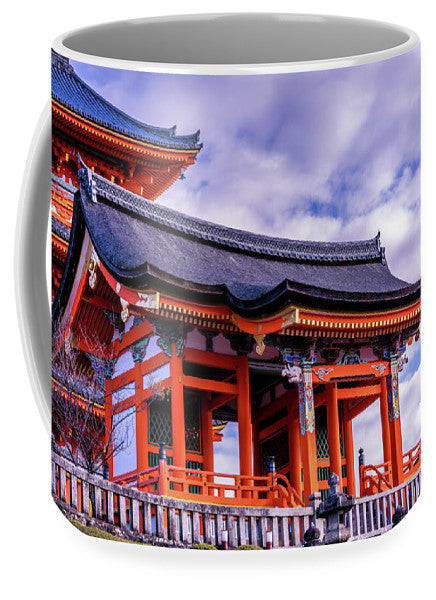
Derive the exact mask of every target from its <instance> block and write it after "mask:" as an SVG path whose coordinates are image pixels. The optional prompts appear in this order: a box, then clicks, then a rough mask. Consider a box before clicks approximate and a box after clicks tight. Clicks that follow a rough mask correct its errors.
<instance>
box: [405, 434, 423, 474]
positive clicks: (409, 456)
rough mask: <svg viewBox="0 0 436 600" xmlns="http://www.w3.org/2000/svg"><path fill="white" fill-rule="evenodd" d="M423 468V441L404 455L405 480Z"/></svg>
mask: <svg viewBox="0 0 436 600" xmlns="http://www.w3.org/2000/svg"><path fill="white" fill-rule="evenodd" d="M420 468H421V440H419V442H418V443H417V444H416V446H413V448H412V449H411V450H409V452H406V453H405V454H403V474H404V477H405V479H408V478H409V477H411V476H412V475H414V474H415V473H416V472H417V471H419V469H420Z"/></svg>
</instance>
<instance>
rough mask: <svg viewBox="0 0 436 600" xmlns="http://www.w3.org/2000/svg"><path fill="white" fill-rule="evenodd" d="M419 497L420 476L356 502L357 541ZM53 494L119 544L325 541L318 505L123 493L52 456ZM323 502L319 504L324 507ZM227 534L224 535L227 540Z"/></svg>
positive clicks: (128, 490) (230, 544)
mask: <svg viewBox="0 0 436 600" xmlns="http://www.w3.org/2000/svg"><path fill="white" fill-rule="evenodd" d="M419 491H420V473H419V472H418V473H417V474H416V475H415V476H414V477H413V478H411V479H410V480H409V481H408V482H406V483H404V484H403V485H402V486H399V487H398V488H395V489H393V490H389V491H387V492H383V493H380V494H377V495H375V496H372V497H364V498H359V499H357V500H356V504H355V506H354V507H353V508H352V510H351V512H350V513H348V515H347V518H348V519H349V521H348V522H349V524H350V526H351V539H361V538H365V537H372V536H375V535H379V534H381V533H383V532H384V531H387V530H388V529H390V528H391V527H392V525H393V515H394V513H395V509H396V508H397V506H402V507H404V509H405V511H406V512H408V510H410V508H411V507H412V506H413V504H414V503H415V502H416V499H417V497H418V496H419ZM52 494H53V497H54V499H55V501H56V502H57V504H58V505H59V507H60V508H61V509H63V510H65V511H66V512H67V514H68V516H70V517H73V518H77V519H79V520H81V521H82V522H84V523H86V524H89V525H95V526H97V527H100V528H102V529H104V530H106V531H109V532H111V533H114V534H115V535H119V536H121V537H124V538H127V539H132V540H136V541H139V542H144V543H152V544H156V545H165V546H177V547H185V548H186V547H190V546H192V545H193V544H199V543H202V542H205V543H208V544H212V545H213V546H216V547H221V545H222V540H223V539H228V547H229V548H236V547H238V546H239V545H243V544H253V545H257V546H260V547H262V548H267V547H271V548H287V547H296V546H301V545H302V544H303V540H304V538H303V536H304V532H305V531H307V529H308V528H309V526H310V522H311V521H312V522H315V523H316V526H317V527H318V528H319V529H320V532H321V540H322V538H323V535H324V532H325V527H326V524H325V521H324V519H316V518H315V506H314V505H313V503H312V505H310V506H307V507H284V508H272V507H258V508H255V507H246V506H244V507H242V506H219V505H214V504H201V503H196V502H188V501H185V500H180V499H178V498H170V497H166V496H159V495H157V494H156V493H155V494H153V493H148V492H144V491H140V490H138V489H136V488H133V487H131V488H129V487H125V486H121V485H119V484H117V483H114V482H110V481H107V480H105V479H103V478H101V477H99V476H95V475H90V474H89V473H88V472H87V471H86V470H85V469H83V468H81V467H78V466H75V465H73V464H72V463H71V462H69V461H68V460H66V459H65V458H63V457H61V456H57V455H56V454H53V455H52ZM319 502H320V500H319V499H318V500H317V501H316V504H317V505H319ZM223 532H224V533H223Z"/></svg>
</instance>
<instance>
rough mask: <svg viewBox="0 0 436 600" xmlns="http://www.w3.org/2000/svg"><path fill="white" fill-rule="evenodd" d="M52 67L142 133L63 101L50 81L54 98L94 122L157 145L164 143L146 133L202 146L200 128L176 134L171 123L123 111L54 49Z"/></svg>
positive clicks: (171, 140)
mask: <svg viewBox="0 0 436 600" xmlns="http://www.w3.org/2000/svg"><path fill="white" fill-rule="evenodd" d="M53 69H55V70H58V71H63V72H65V73H66V74H67V75H68V76H69V77H72V78H74V79H75V80H76V82H78V83H79V84H80V85H81V86H82V87H83V88H85V89H86V90H87V92H88V93H89V94H91V96H93V97H94V98H96V99H98V101H99V102H102V103H103V104H104V105H106V106H107V107H108V108H109V109H111V110H112V111H113V112H114V113H115V114H118V115H120V116H122V117H123V118H124V119H125V120H127V121H128V122H130V123H131V124H132V125H134V126H135V127H137V128H138V129H140V130H143V132H144V135H141V134H133V132H128V131H127V130H126V129H125V128H123V127H118V126H117V125H114V124H111V123H108V122H106V121H105V120H104V119H99V118H96V117H93V116H91V115H90V114H89V113H87V112H86V111H83V110H81V109H80V108H79V107H77V106H74V105H73V104H72V103H69V102H67V101H65V99H63V98H61V97H60V96H59V94H56V92H55V91H54V86H53V83H52V96H53V97H54V98H55V100H57V101H58V102H60V103H61V104H63V105H64V106H66V107H67V108H70V109H73V110H74V112H77V113H78V114H80V115H81V116H84V117H86V118H91V119H92V120H94V121H95V122H98V123H100V124H101V125H103V126H106V127H109V128H110V129H112V130H113V131H118V132H119V133H124V134H126V133H127V134H128V135H130V136H131V137H133V138H135V139H141V140H143V141H148V142H151V143H154V144H157V145H164V144H163V143H162V142H161V143H159V140H154V139H150V138H149V137H147V135H146V133H149V134H152V135H157V136H160V137H162V138H163V140H166V141H167V142H173V143H179V144H184V145H186V146H189V147H192V146H194V147H195V148H196V149H200V148H201V147H202V144H200V143H199V141H198V140H199V137H200V130H197V131H196V132H195V133H192V134H186V135H176V130H177V126H176V125H173V126H171V127H159V126H156V125H150V124H149V123H145V122H143V121H140V120H139V119H136V118H135V117H132V116H131V115H129V114H128V113H126V112H125V111H123V110H122V109H120V108H119V107H118V106H115V104H112V102H110V101H109V100H107V99H106V98H105V97H104V96H102V95H101V94H99V93H98V92H97V91H96V90H94V88H92V87H91V86H90V85H89V84H88V83H86V81H84V80H83V79H82V78H81V77H79V75H77V73H76V72H75V70H74V67H73V66H72V65H71V64H70V61H69V59H68V58H66V57H65V56H62V55H61V54H58V53H57V52H55V51H54V50H52V73H53ZM53 81H54V78H53V76H52V82H53Z"/></svg>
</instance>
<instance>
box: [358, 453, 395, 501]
mask: <svg viewBox="0 0 436 600" xmlns="http://www.w3.org/2000/svg"><path fill="white" fill-rule="evenodd" d="M392 485H393V482H392V464H391V462H390V461H387V462H384V463H381V464H380V465H361V466H360V495H361V496H372V495H374V494H379V493H380V492H384V491H386V490H390V489H392Z"/></svg>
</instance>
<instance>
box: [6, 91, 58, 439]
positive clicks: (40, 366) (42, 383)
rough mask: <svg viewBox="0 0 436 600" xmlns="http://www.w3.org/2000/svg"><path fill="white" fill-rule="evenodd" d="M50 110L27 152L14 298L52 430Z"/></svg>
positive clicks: (26, 351)
mask: <svg viewBox="0 0 436 600" xmlns="http://www.w3.org/2000/svg"><path fill="white" fill-rule="evenodd" d="M50 156H51V115H50V102H48V103H47V105H46V106H45V108H44V110H43V112H42V113H41V116H40V118H39V121H38V124H37V126H36V129H35V133H34V134H33V138H32V144H31V147H30V150H29V153H28V156H27V161H26V167H25V171H24V178H23V183H22V186H21V194H20V203H19V207H18V217H17V226H16V235H15V265H14V266H15V297H16V305H17V312H18V323H19V327H20V334H21V342H22V345H23V350H24V354H25V359H26V366H27V371H28V373H29V378H30V382H31V385H32V390H33V394H34V397H35V399H36V403H37V406H38V410H39V412H40V415H41V417H42V420H43V422H44V425H45V427H46V429H47V430H48V431H49V432H50V428H51V427H50V423H51V392H50V388H51V385H50V372H51V368H50V364H51V359H50V352H51V347H50V338H51V336H50V330H51V324H50V305H49V296H48V289H47V278H46V273H47V266H46V245H47V226H48V218H49V210H50V172H51V170H50Z"/></svg>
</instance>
